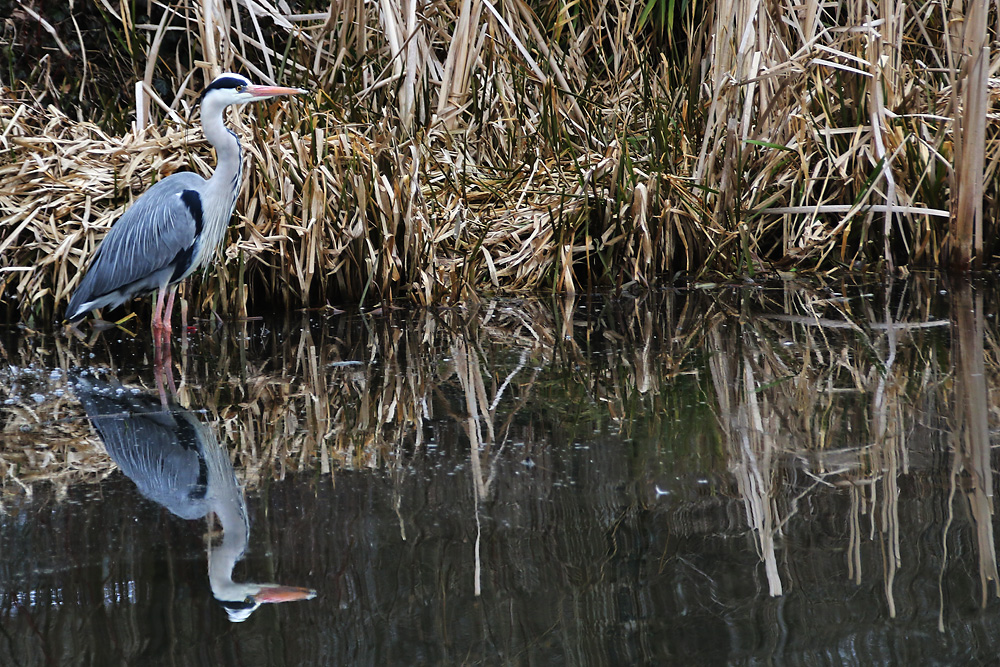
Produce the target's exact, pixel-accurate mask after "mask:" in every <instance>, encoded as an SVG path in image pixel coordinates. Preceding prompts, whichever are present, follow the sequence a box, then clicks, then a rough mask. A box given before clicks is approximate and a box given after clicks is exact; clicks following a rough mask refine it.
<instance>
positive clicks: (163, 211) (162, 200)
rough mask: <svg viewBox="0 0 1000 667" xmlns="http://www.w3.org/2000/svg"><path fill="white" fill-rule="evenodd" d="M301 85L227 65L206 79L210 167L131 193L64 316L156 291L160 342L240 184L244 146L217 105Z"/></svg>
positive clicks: (222, 228) (216, 240)
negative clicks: (267, 80)
mask: <svg viewBox="0 0 1000 667" xmlns="http://www.w3.org/2000/svg"><path fill="white" fill-rule="evenodd" d="M304 92H306V91H304V90H302V89H300V88H282V87H279V86H261V85H256V84H253V83H251V82H250V81H249V80H247V79H246V77H243V76H241V75H239V74H234V73H231V72H229V73H226V74H223V75H221V76H219V77H217V78H216V79H215V80H214V81H212V83H210V84H209V85H208V87H207V88H205V90H204V92H203V93H202V94H201V124H202V127H203V128H204V132H205V138H206V139H208V141H209V143H211V144H212V146H214V147H215V153H216V160H217V162H216V168H215V173H213V174H212V176H211V178H209V179H207V180H206V179H204V178H202V177H201V176H199V175H198V174H195V173H193V172H190V171H183V172H178V173H175V174H172V175H170V176H168V177H166V178H164V179H163V180H162V181H159V182H158V183H156V184H155V185H153V186H152V187H150V188H149V189H148V190H147V191H146V192H145V193H143V194H142V195H141V196H140V197H139V198H138V199H136V200H135V202H134V203H133V204H132V205H131V206H130V207H129V208H128V210H126V211H125V213H124V214H122V216H121V217H120V218H119V219H118V220H117V221H116V222H115V223H114V225H112V227H111V230H110V231H109V232H108V233H107V235H106V236H105V237H104V240H103V241H102V242H101V244H100V246H99V247H98V248H97V251H96V252H95V253H94V257H93V259H92V260H91V262H90V267H89V268H88V270H87V274H86V275H85V276H84V277H83V280H81V281H80V285H79V286H78V287H77V288H76V291H75V292H74V293H73V297H72V298H71V299H70V301H69V305H68V306H67V308H66V319H67V320H68V321H70V322H74V321H76V320H79V319H81V318H82V317H83V316H84V315H86V314H87V313H88V312H90V311H92V310H96V309H98V308H105V307H115V306H118V305H121V304H122V303H125V302H126V301H128V300H130V299H132V298H134V297H136V296H140V295H142V294H147V293H150V292H154V291H157V292H158V295H157V298H156V307H155V309H154V311H153V332H154V334H155V335H154V339H155V340H156V341H157V342H159V340H160V338H161V336H162V335H164V334H169V332H170V313H171V311H172V310H173V303H174V294H175V292H176V289H177V284H178V283H180V282H181V281H182V280H184V279H185V278H187V277H188V276H189V275H191V274H192V273H194V272H195V271H196V270H198V269H199V268H201V267H203V266H205V265H206V264H208V262H209V261H210V260H211V259H212V256H213V255H214V254H215V252H216V249H217V248H218V246H219V244H220V243H221V242H222V239H223V236H224V235H225V232H226V227H227V226H228V223H229V219H230V218H231V217H232V214H233V209H234V208H235V206H236V196H237V195H238V194H239V190H240V183H241V178H242V173H243V168H242V154H241V153H242V151H241V149H240V142H239V139H238V138H237V137H236V134H235V133H234V132H233V131H232V130H230V129H228V128H227V127H226V125H225V123H224V122H223V112H224V111H225V109H226V107H228V106H230V105H233V104H245V103H247V102H257V101H260V100H266V99H269V98H272V97H276V96H279V95H296V94H299V93H304ZM165 297H166V306H164V298H165ZM164 311H165V312H164Z"/></svg>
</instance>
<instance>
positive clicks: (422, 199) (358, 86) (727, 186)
mask: <svg viewBox="0 0 1000 667" xmlns="http://www.w3.org/2000/svg"><path fill="white" fill-rule="evenodd" d="M78 4H83V3H78ZM139 4H140V5H143V6H142V7H140V8H139V9H141V10H142V12H143V13H142V15H141V16H133V15H132V14H130V13H129V12H127V11H126V12H124V13H122V12H121V11H120V8H119V10H115V9H114V8H113V7H112V6H111V5H109V4H108V3H103V4H102V5H100V6H95V7H96V9H95V8H89V9H87V8H79V7H78V8H77V9H76V10H75V11H76V12H77V14H79V17H77V15H76V14H74V15H70V14H66V15H65V16H62V20H61V21H55V19H54V18H53V19H52V20H51V21H49V20H46V17H44V16H42V15H40V14H39V13H38V12H37V11H34V10H33V9H32V10H31V11H28V10H27V9H25V10H23V11H17V12H15V13H14V15H13V18H12V21H11V22H10V24H9V26H10V29H9V30H8V32H7V33H5V36H4V39H5V40H6V44H5V46H6V48H7V51H8V52H9V53H12V54H17V53H21V52H22V50H23V52H24V53H28V54H36V55H38V56H39V57H37V58H35V59H30V60H28V61H27V62H26V61H25V58H26V57H25V56H24V55H21V56H20V57H19V58H18V57H13V58H12V60H11V63H12V64H11V65H10V67H9V68H8V71H7V72H6V74H5V75H0V76H6V80H5V81H4V87H3V92H2V100H0V281H2V282H0V285H2V288H3V295H4V297H5V298H6V299H7V310H8V314H9V316H11V317H16V316H27V315H31V314H35V315H39V316H42V315H44V316H45V317H46V318H48V317H51V316H52V315H53V314H57V313H58V312H59V308H60V306H59V304H61V303H62V301H63V300H64V299H65V298H66V297H67V295H68V294H69V293H70V292H71V291H72V289H73V287H74V286H75V285H76V283H77V281H78V280H79V276H80V270H81V268H82V267H83V266H84V264H85V261H86V257H87V256H88V253H89V251H90V250H91V249H92V248H93V247H94V245H95V244H96V243H97V242H98V241H99V239H100V237H101V235H102V233H103V231H104V230H105V229H107V228H108V226H109V225H110V224H111V223H112V222H113V221H114V219H115V218H116V217H117V216H118V215H120V213H121V212H122V210H123V209H124V207H126V206H127V205H128V203H129V201H131V200H132V199H133V198H134V197H135V196H136V195H138V194H139V193H141V192H142V191H143V190H144V189H145V188H146V187H148V186H149V184H150V183H152V182H153V181H155V180H156V179H158V178H162V177H163V176H165V175H167V174H169V173H172V172H173V171H176V170H177V169H182V168H183V169H194V170H197V171H199V172H201V173H205V172H206V171H207V169H208V168H210V166H211V157H210V155H209V152H208V150H207V146H206V145H205V143H204V142H203V140H202V139H201V137H200V133H199V130H198V129H197V114H196V113H195V112H194V111H193V109H192V107H193V106H194V105H195V96H196V93H197V91H198V90H199V89H200V87H201V86H202V85H203V82H204V81H205V80H206V79H208V78H210V77H211V76H212V75H214V74H215V73H217V72H218V71H221V70H227V69H235V70H242V71H244V72H245V73H247V74H248V75H250V76H253V77H256V78H258V79H261V80H264V81H279V80H280V82H281V83H287V84H297V85H302V86H304V87H307V88H310V89H311V90H312V91H313V94H312V95H311V96H309V97H308V98H306V99H304V100H302V101H295V102H291V103H279V104H271V105H269V106H266V107H258V108H255V109H254V110H252V111H251V112H250V113H249V114H246V121H245V122H244V121H235V124H236V126H237V131H238V133H239V134H240V136H241V137H242V139H243V141H244V145H245V146H247V147H248V148H249V151H248V153H249V155H248V156H247V160H248V162H249V165H248V169H247V170H246V173H247V175H248V178H247V179H246V180H247V182H246V184H245V186H244V189H243V191H242V194H241V196H240V200H239V203H238V206H237V211H238V213H237V216H236V217H235V218H234V222H233V225H232V227H231V229H230V231H229V234H228V236H227V238H226V241H225V244H224V248H223V249H222V251H221V258H220V260H221V261H220V262H219V263H217V264H216V265H215V267H214V268H213V269H212V270H210V271H209V272H208V273H207V275H205V276H203V278H202V279H201V280H200V281H194V284H193V285H192V286H191V288H190V290H189V291H188V294H187V295H186V296H187V298H188V299H189V301H193V302H195V303H197V304H202V305H205V306H207V307H211V308H212V309H214V310H216V311H217V312H220V313H237V314H238V313H243V312H245V311H246V309H247V308H248V307H251V308H252V307H253V306H252V305H250V304H253V303H256V304H257V307H261V304H268V305H269V307H273V304H277V303H282V304H284V305H285V307H295V306H303V305H309V306H322V305H324V304H327V303H339V302H342V301H358V300H368V301H378V300H388V299H393V298H401V297H403V298H407V299H411V300H413V301H415V302H417V303H421V304H429V303H435V302H442V301H444V302H454V301H457V300H460V299H462V298H465V297H466V296H467V295H468V294H469V293H470V292H471V291H493V292H495V291H510V290H514V291H520V290H538V289H546V290H553V291H556V292H564V293H571V294H572V293H574V292H578V291H581V290H587V289H591V288H595V287H599V286H619V287H620V286H622V285H626V284H630V283H633V282H635V283H638V284H652V283H654V282H656V281H657V280H667V281H669V280H672V279H674V278H675V277H676V276H677V275H678V272H681V273H682V274H687V275H692V274H699V273H702V272H705V271H710V272H715V273H722V274H724V275H733V274H751V275H753V274H756V273H757V272H761V271H765V272H772V271H775V270H778V271H787V270H820V271H827V270H831V269H836V268H838V267H854V268H857V267H869V266H878V267H882V268H884V269H888V268H895V267H901V266H912V265H921V264H923V265H926V264H933V265H937V264H942V265H953V266H957V267H959V268H962V267H966V266H969V265H970V263H973V262H979V263H982V262H984V261H989V258H990V257H991V256H992V253H993V250H994V249H993V247H992V245H991V243H990V239H992V238H993V236H994V235H993V234H992V224H993V223H992V220H994V219H996V217H997V215H996V213H997V212H998V211H997V204H996V202H997V201H998V199H997V197H996V193H995V183H996V178H995V175H996V173H997V165H998V160H1000V152H998V151H997V148H996V146H997V142H996V140H995V133H996V124H995V123H987V122H986V119H988V118H992V116H991V115H990V113H991V112H990V105H991V100H992V99H993V96H994V94H995V91H996V87H995V86H994V85H993V82H992V79H989V77H988V72H989V71H992V69H995V67H993V66H991V63H992V62H993V61H992V60H990V58H991V56H990V53H989V50H988V48H987V41H988V40H987V38H988V37H989V38H990V39H995V36H991V33H990V34H988V31H987V32H984V31H986V30H987V29H986V27H985V26H992V25H994V24H995V23H996V22H995V21H994V20H993V18H992V17H993V14H991V13H988V12H987V5H985V3H981V2H976V3H972V4H970V5H969V7H968V8H967V11H966V14H967V15H965V14H961V15H957V14H954V12H953V11H952V9H951V8H950V7H949V6H947V5H945V4H942V3H940V2H935V1H929V2H924V3H918V4H917V5H905V4H902V3H892V2H882V3H878V4H877V5H876V4H870V3H866V2H856V1H852V2H848V3H840V4H838V5H837V6H836V7H827V6H825V5H822V4H819V3H815V2H807V3H805V4H803V5H796V6H795V7H789V6H785V5H766V6H765V5H753V4H740V3H730V2H709V3H692V4H685V5H683V6H681V5H676V4H674V3H671V2H666V1H665V0H664V1H662V2H657V1H655V0H649V1H648V2H646V3H642V2H637V1H636V0H611V1H609V2H604V3H583V4H575V5H571V6H562V5H558V4H552V3H545V2H539V3H535V4H532V5H529V4H525V3H524V2H522V1H521V0H516V1H514V2H509V3H502V4H494V3H493V2H491V1H490V0H467V1H465V2H461V3H452V4H449V3H445V2H441V1H439V0H438V1H434V2H429V3H426V4H423V5H418V4H417V3H416V2H415V1H413V0H399V1H398V2H396V1H389V2H379V3H332V4H327V3H320V2H307V1H305V0H303V1H302V2H298V3H293V7H292V9H291V11H285V12H282V11H279V10H278V9H277V8H276V5H272V4H270V3H256V2H249V1H244V0H239V1H237V2H234V3H223V2H221V1H220V0H201V1H200V2H196V1H195V0H177V1H176V2H172V3H165V2H160V1H157V0H150V1H149V2H147V3H139ZM282 6H284V5H282ZM28 9H31V8H30V7H29V8H28ZM139 9H136V11H139ZM88 11H89V14H87V13H86V12H88ZM989 12H995V8H994V9H990V10H989ZM983 17H985V18H983ZM49 18H52V17H49ZM77 18H79V20H77ZM960 19H964V20H960ZM54 21H55V22H54ZM81 25H83V26H84V28H81V27H80V26H81ZM88 26H89V27H88ZM95 26H96V27H95ZM965 26H974V27H975V29H969V30H968V31H966V30H965ZM966 33H968V34H966ZM99 39H104V40H106V41H107V43H100V42H99V41H98V40H99ZM91 40H94V41H96V42H97V43H94V42H92V41H91ZM984 49H985V50H984ZM0 80H2V79H0ZM126 118H127V119H128V122H126V121H125V119H126ZM956 119H965V120H964V121H963V122H961V123H958V122H957V121H956ZM963 146H964V148H963ZM961 193H964V194H961ZM960 202H961V205H959V203H960ZM952 211H955V212H956V213H955V214H954V215H952V213H951V212H952Z"/></svg>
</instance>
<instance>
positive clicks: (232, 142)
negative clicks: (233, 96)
mask: <svg viewBox="0 0 1000 667" xmlns="http://www.w3.org/2000/svg"><path fill="white" fill-rule="evenodd" d="M225 111H226V108H225V106H224V105H221V104H213V103H212V100H211V99H206V100H205V102H204V103H203V104H202V108H201V125H202V127H203V128H204V130H205V138H206V139H208V142H209V143H210V144H212V146H214V147H215V156H216V159H217V163H216V165H215V173H214V174H212V178H211V179H209V183H210V184H212V185H214V186H216V187H219V188H221V189H222V190H224V191H228V192H232V193H233V197H234V199H235V194H236V193H237V192H239V189H240V177H241V176H242V171H243V159H242V155H241V150H240V142H239V139H237V138H236V135H235V134H234V133H233V132H232V131H230V129H229V128H227V127H226V124H225V122H224V120H223V117H224V114H225Z"/></svg>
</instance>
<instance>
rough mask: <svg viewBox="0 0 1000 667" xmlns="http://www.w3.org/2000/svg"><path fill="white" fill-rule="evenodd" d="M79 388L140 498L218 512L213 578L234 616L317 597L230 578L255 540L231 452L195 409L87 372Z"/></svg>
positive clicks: (78, 379)
mask: <svg viewBox="0 0 1000 667" xmlns="http://www.w3.org/2000/svg"><path fill="white" fill-rule="evenodd" d="M74 390H75V392H76V395H77V398H79V399H80V402H81V403H82V404H83V407H84V410H86V412H87V416H88V417H89V418H90V422H91V423H92V424H93V425H94V429H95V430H96V431H97V433H98V435H100V438H101V440H102V441H103V442H104V447H105V449H107V452H108V454H109V455H110V456H111V458H112V459H113V460H114V462H115V463H116V464H117V465H118V467H119V468H121V470H122V472H123V473H125V475H126V476H127V477H128V478H129V479H131V480H132V481H133V482H134V483H135V485H136V487H138V489H139V492H140V493H141V494H142V495H143V496H145V497H146V498H148V499H150V500H152V501H153V502H156V503H158V504H160V505H163V506H164V507H166V508H167V509H168V510H170V512H172V513H173V514H175V515H177V516H179V517H181V518H183V519H188V520H194V519H200V518H201V517H206V518H207V517H208V514H209V513H210V512H213V513H215V515H216V517H218V519H219V522H220V523H221V524H222V542H221V544H219V545H217V546H216V545H213V544H212V543H211V542H210V543H209V547H208V579H209V582H210V584H211V587H212V595H214V596H215V599H216V600H218V601H219V603H220V604H222V606H223V607H225V609H226V612H227V613H228V615H229V620H231V621H233V622H240V621H244V620H246V619H247V618H249V617H250V615H251V614H252V613H253V612H254V610H256V609H257V608H258V607H259V606H260V605H262V604H265V603H275V602H291V601H295V600H309V599H312V598H313V597H315V596H316V592H315V591H313V590H311V589H308V588H298V587H293V586H280V585H278V584H256V583H237V582H235V581H233V568H234V567H235V566H236V563H237V562H238V561H239V560H240V558H242V557H243V553H244V551H245V550H246V547H247V543H248V541H249V537H250V521H249V520H248V518H247V510H246V502H245V500H244V497H243V490H242V489H241V488H240V486H239V484H238V483H237V482H236V475H235V473H234V471H233V466H232V463H230V461H229V456H228V454H227V453H226V451H225V450H224V449H223V448H222V446H221V445H220V444H219V443H218V441H217V440H216V438H215V435H214V433H213V431H212V430H211V429H210V428H208V426H206V425H205V424H204V423H202V422H201V420H199V419H198V417H197V416H196V415H195V414H194V413H192V412H190V411H188V410H184V409H183V408H181V407H180V406H178V405H177V404H176V403H175V402H174V401H172V400H171V401H169V402H168V404H167V406H166V408H164V406H163V405H162V404H161V400H160V398H158V397H156V396H154V395H150V394H146V393H141V392H136V391H134V390H132V389H130V388H127V387H124V386H122V385H121V384H119V383H117V382H113V381H107V380H104V379H100V378H97V377H95V376H94V375H92V374H88V373H86V372H83V373H78V374H76V375H75V377H74Z"/></svg>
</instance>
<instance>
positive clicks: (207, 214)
mask: <svg viewBox="0 0 1000 667" xmlns="http://www.w3.org/2000/svg"><path fill="white" fill-rule="evenodd" d="M225 110H226V107H225V105H222V104H219V103H218V102H217V101H216V102H213V98H207V99H206V100H205V101H204V102H203V103H202V106H201V124H202V127H203V128H204V130H205V138H206V139H208V141H209V143H211V144H212V145H213V146H215V155H216V160H217V163H216V166H215V173H214V174H212V177H211V178H210V179H208V191H207V192H205V193H203V195H202V198H201V204H202V210H203V215H204V233H203V235H202V237H201V240H200V241H199V248H198V251H197V254H196V256H195V258H194V261H193V262H192V268H191V270H192V271H193V270H195V268H197V267H199V266H204V265H205V264H206V263H207V262H208V260H209V258H210V257H211V256H212V255H213V254H214V253H215V251H216V249H217V248H218V247H219V244H220V243H221V242H222V239H223V237H224V236H225V234H226V228H227V227H228V226H229V219H230V218H231V217H232V216H233V209H234V208H235V207H236V195H237V194H239V191H240V178H241V177H242V175H243V158H242V156H241V151H240V142H239V139H237V138H236V135H235V134H234V133H233V132H231V131H230V130H229V128H227V127H226V125H225V123H224V122H223V113H224V112H225Z"/></svg>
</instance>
